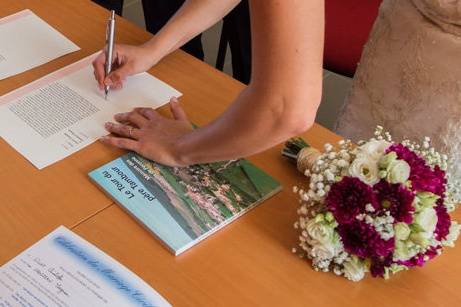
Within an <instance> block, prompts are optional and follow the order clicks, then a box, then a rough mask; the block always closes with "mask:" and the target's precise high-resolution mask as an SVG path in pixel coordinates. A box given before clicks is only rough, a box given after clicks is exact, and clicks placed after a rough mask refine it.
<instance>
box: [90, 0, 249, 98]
mask: <svg viewBox="0 0 461 307" xmlns="http://www.w3.org/2000/svg"><path fill="white" fill-rule="evenodd" d="M239 2H240V0H186V2H185V3H184V4H183V5H182V6H181V8H180V9H179V10H178V11H177V12H176V13H175V15H174V16H173V17H171V19H170V20H169V21H168V23H167V24H166V25H165V26H164V27H163V28H162V29H161V30H160V31H159V32H158V33H157V34H156V35H155V36H154V37H153V38H152V39H151V40H149V41H148V42H146V43H144V44H143V45H141V46H129V45H116V46H115V50H114V60H113V61H114V63H117V64H118V66H119V67H118V68H117V69H115V70H113V72H112V73H111V74H109V76H107V77H105V75H104V65H105V60H106V58H105V54H104V52H102V53H101V54H100V55H99V56H98V58H96V60H95V61H94V62H93V66H94V70H95V77H96V80H97V81H98V83H99V86H100V88H101V89H102V88H103V87H104V84H106V85H110V86H111V87H113V88H120V87H121V86H122V84H123V81H124V80H125V79H126V77H128V76H130V75H133V74H136V73H139V72H143V71H146V70H148V69H150V68H151V67H152V66H154V65H155V64H156V63H157V62H158V61H160V60H161V59H162V58H163V57H165V56H166V55H168V54H169V53H171V52H172V51H174V50H176V49H178V48H179V47H181V46H182V45H184V44H185V43H187V42H188V41H189V40H191V39H192V38H194V37H195V36H197V35H198V34H200V33H202V32H203V31H205V30H206V29H208V28H209V27H211V26H212V25H213V24H215V23H216V22H217V21H218V20H220V19H221V18H222V17H223V16H225V15H226V14H227V13H228V12H229V11H231V10H232V8H234V7H235V6H236V5H237V4H238V3H239Z"/></svg>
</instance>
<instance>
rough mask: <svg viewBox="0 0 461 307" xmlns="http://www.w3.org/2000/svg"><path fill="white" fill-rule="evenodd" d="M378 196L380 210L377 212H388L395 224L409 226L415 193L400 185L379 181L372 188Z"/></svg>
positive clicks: (413, 209) (411, 219)
mask: <svg viewBox="0 0 461 307" xmlns="http://www.w3.org/2000/svg"><path fill="white" fill-rule="evenodd" d="M373 189H374V190H375V192H376V193H377V196H378V201H379V204H380V205H381V208H380V209H379V210H378V211H382V212H383V211H389V212H390V213H391V215H392V216H393V217H394V219H395V220H396V221H397V222H405V223H407V224H411V222H412V221H413V212H415V208H414V207H413V201H414V199H415V193H414V192H412V191H410V190H408V189H407V188H406V187H405V186H404V185H402V184H390V183H388V182H387V181H385V180H381V181H380V182H378V183H377V184H375V186H374V187H373Z"/></svg>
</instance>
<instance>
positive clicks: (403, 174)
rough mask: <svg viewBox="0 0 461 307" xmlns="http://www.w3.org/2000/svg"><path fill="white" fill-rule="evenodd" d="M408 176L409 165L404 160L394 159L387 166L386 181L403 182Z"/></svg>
mask: <svg viewBox="0 0 461 307" xmlns="http://www.w3.org/2000/svg"><path fill="white" fill-rule="evenodd" d="M408 178H410V165H408V163H407V162H406V161H404V160H395V161H393V162H392V163H391V164H390V165H389V167H388V168H387V181H388V182H390V183H405V182H406V181H407V180H408Z"/></svg>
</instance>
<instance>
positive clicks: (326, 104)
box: [123, 0, 352, 129]
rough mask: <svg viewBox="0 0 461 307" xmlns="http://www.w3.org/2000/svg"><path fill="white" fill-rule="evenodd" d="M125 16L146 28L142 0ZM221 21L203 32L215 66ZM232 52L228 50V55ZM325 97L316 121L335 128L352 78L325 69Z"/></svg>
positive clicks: (129, 5) (128, 0) (129, 1)
mask: <svg viewBox="0 0 461 307" xmlns="http://www.w3.org/2000/svg"><path fill="white" fill-rule="evenodd" d="M123 16H124V17H125V18H127V19H129V20H130V21H132V22H134V23H135V24H137V25H139V26H140V27H143V28H145V24H144V15H143V11H142V5H141V1H140V0H125V6H124V10H123ZM220 33H221V23H218V24H216V25H215V26H213V27H212V28H210V29H209V30H207V31H206V32H205V33H204V34H203V38H202V42H203V48H204V51H205V62H207V63H208V64H210V65H212V66H214V65H215V64H216V56H217V54H218V44H219V37H220ZM229 54H230V52H229V50H228V52H227V55H229ZM224 72H225V73H227V74H229V75H232V67H231V62H230V57H229V56H227V58H226V62H225V65H224ZM323 81H324V82H323V97H322V103H321V105H320V109H319V111H318V113H317V119H316V121H317V122H318V123H320V124H321V125H323V126H325V127H327V128H329V129H333V127H334V123H335V121H336V118H337V116H338V113H339V111H340V108H341V106H342V104H343V101H344V98H345V97H346V95H347V93H348V91H349V89H350V86H351V83H352V80H351V79H350V78H347V77H344V76H341V75H338V74H335V73H333V72H330V71H327V70H324V73H323Z"/></svg>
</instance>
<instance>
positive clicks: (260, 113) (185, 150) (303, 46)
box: [104, 0, 324, 165]
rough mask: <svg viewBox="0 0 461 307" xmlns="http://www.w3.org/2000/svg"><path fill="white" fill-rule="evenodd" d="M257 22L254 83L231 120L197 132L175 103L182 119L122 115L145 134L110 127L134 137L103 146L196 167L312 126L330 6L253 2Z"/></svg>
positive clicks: (318, 1)
mask: <svg viewBox="0 0 461 307" xmlns="http://www.w3.org/2000/svg"><path fill="white" fill-rule="evenodd" d="M250 16H251V26H252V44H253V54H252V58H253V72H252V80H251V82H250V85H249V86H248V87H247V88H246V89H245V90H244V91H243V92H242V93H241V94H240V96H239V97H238V99H237V100H236V101H235V102H234V103H233V104H232V105H231V107H230V108H229V109H228V110H227V111H226V112H224V114H222V115H221V116H220V117H219V118H217V119H216V120H214V121H213V122H212V123H210V124H209V125H207V126H204V127H202V128H199V129H196V130H194V131H190V128H188V124H187V120H186V118H185V115H184V113H183V111H182V110H181V109H180V107H179V106H178V104H177V103H176V102H173V103H172V104H171V107H172V111H173V114H174V117H175V118H176V120H169V119H166V118H164V117H161V116H160V115H159V114H158V113H156V112H155V111H153V110H150V109H140V110H137V111H135V112H132V113H125V114H121V115H118V116H117V117H116V119H117V120H118V121H119V122H124V121H126V120H128V121H130V122H132V123H133V124H134V125H135V126H137V127H138V128H139V129H134V130H133V131H130V130H131V129H130V128H129V127H127V126H124V125H123V124H110V125H109V126H108V130H109V131H111V132H114V133H116V134H119V135H121V136H125V137H126V136H131V137H133V138H134V139H127V138H123V137H122V138H119V137H107V138H105V139H104V141H105V142H107V143H109V144H112V145H115V146H118V147H122V148H126V149H130V150H134V151H137V152H139V153H141V154H142V155H144V156H146V157H148V158H151V159H153V160H156V161H158V162H160V163H164V164H169V165H190V164H195V163H203V162H212V161H220V160H228V159H236V158H240V157H243V156H248V155H251V154H255V153H257V152H260V151H263V150H265V149H267V148H270V147H272V146H274V145H276V144H278V143H280V142H282V141H284V140H286V139H288V138H289V137H291V136H294V135H296V134H299V133H301V132H303V131H305V130H307V129H308V128H309V127H311V125H312V124H313V122H314V119H315V115H316V111H317V108H318V105H319V102H320V99H321V90H322V55H323V32H324V1H323V0H311V1H300V0H266V1H251V0H250ZM141 117H142V118H141ZM128 132H131V133H130V135H128Z"/></svg>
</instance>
